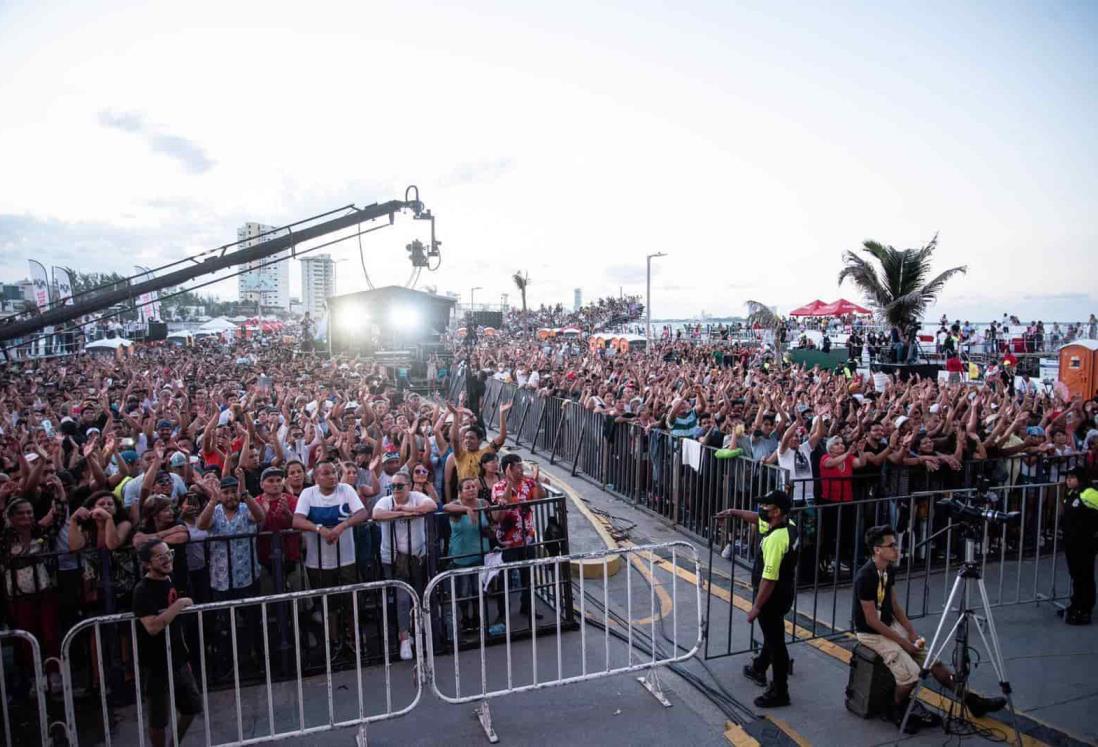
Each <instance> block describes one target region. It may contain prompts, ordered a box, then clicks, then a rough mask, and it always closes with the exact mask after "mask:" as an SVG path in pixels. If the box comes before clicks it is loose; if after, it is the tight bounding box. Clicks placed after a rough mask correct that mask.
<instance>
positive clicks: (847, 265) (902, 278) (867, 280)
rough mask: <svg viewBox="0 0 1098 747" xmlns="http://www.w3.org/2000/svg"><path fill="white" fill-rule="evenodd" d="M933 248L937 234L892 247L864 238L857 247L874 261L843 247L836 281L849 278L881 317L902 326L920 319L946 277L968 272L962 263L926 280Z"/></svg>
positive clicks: (840, 281)
mask: <svg viewBox="0 0 1098 747" xmlns="http://www.w3.org/2000/svg"><path fill="white" fill-rule="evenodd" d="M937 248H938V234H934V238H932V239H931V240H930V242H929V243H928V244H927V245H926V246H924V247H922V248H921V249H894V248H892V247H891V246H887V245H885V244H879V243H878V242H876V241H865V242H863V243H862V246H861V251H862V252H864V253H865V254H868V255H869V256H870V257H871V258H872V259H875V260H877V262H876V264H874V263H873V262H872V261H871V260H870V259H866V258H864V257H861V256H859V255H857V254H855V253H854V252H852V251H847V252H846V253H844V254H843V269H842V271H841V272H839V285H842V283H843V281H844V280H846V279H847V278H849V279H850V280H851V281H852V282H853V283H854V285H856V286H857V287H858V289H859V290H861V292H862V294H863V295H864V296H865V298H866V300H867V301H868V302H869V306H870V307H871V308H872V309H873V310H874V311H875V312H876V313H877V316H878V317H879V318H880V319H881V320H882V321H885V322H888V323H889V324H893V325H895V326H897V327H900V328H901V329H905V328H907V327H908V326H910V325H912V324H917V323H918V322H919V321H920V320H921V319H922V317H923V314H924V313H926V307H927V306H928V305H930V303H931V302H933V301H934V299H935V298H937V296H938V294H939V293H940V292H941V290H942V287H943V286H945V284H946V281H947V280H949V279H950V278H951V277H953V276H954V275H956V274H957V273H959V272H968V268H967V267H965V266H961V267H951V268H950V269H948V270H946V271H945V272H942V273H940V274H939V275H937V276H936V277H934V278H933V279H932V280H929V281H928V280H927V277H928V276H929V275H930V257H931V255H932V254H934V250H935V249H937Z"/></svg>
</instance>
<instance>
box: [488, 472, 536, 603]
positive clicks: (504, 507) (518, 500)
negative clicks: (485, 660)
mask: <svg viewBox="0 0 1098 747" xmlns="http://www.w3.org/2000/svg"><path fill="white" fill-rule="evenodd" d="M500 471H501V473H502V475H503V479H502V480H500V481H499V482H497V483H496V484H495V485H494V486H492V504H493V506H495V508H493V510H492V521H493V522H495V525H496V540H497V541H498V542H499V545H500V548H501V549H502V550H503V562H505V563H511V562H514V561H518V560H526V559H528V558H533V557H535V553H534V551H533V550H534V548H533V547H532V545H534V544H535V543H536V542H537V532H536V530H535V527H534V512H533V511H532V510H531V509H530V507H529V506H523V505H522V504H523V503H527V502H529V501H536V500H539V499H541V498H543V497H544V491H543V490H542V488H541V482H540V480H539V471H538V469H537V468H536V467H535V468H534V476H533V478H530V477H526V475H525V473H524V471H523V467H522V457H520V456H519V455H518V454H507V455H505V456H504V457H503V459H501V460H500ZM519 578H520V582H519V585H518V587H517V588H516V587H515V586H513V585H512V586H510V587H509V590H510V591H512V592H513V591H518V592H519V613H520V614H522V615H523V616H524V617H527V618H529V617H530V612H531V607H530V569H529V568H522V569H520V570H519ZM501 583H502V582H501ZM496 610H497V613H498V614H497V622H502V621H503V617H504V598H503V596H502V595H500V597H499V599H498V601H497V602H496ZM534 614H535V617H538V618H540V617H541V614H540V613H537V612H535V613H534Z"/></svg>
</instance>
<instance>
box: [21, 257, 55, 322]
mask: <svg viewBox="0 0 1098 747" xmlns="http://www.w3.org/2000/svg"><path fill="white" fill-rule="evenodd" d="M27 262H28V263H29V264H30V280H31V283H32V284H33V285H34V303H35V305H36V306H37V307H38V310H39V311H45V310H46V307H48V306H49V305H50V279H49V276H48V275H46V268H45V266H44V265H43V264H42V263H41V262H35V261H34V260H33V259H29V260H27Z"/></svg>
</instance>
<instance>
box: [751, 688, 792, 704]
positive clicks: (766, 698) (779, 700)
mask: <svg viewBox="0 0 1098 747" xmlns="http://www.w3.org/2000/svg"><path fill="white" fill-rule="evenodd" d="M755 705H756V706H758V707H759V708H780V707H781V706H787V705H789V691H788V690H786V691H784V692H779V691H777V690H775V689H774V688H773V687H771V688H770V689H769V690H767V691H766V692H764V693H763V694H762V695H760V696H759V697H757V698H755Z"/></svg>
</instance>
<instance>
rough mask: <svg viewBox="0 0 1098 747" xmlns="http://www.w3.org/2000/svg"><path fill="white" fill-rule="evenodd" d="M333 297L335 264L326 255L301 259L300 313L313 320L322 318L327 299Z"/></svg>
mask: <svg viewBox="0 0 1098 747" xmlns="http://www.w3.org/2000/svg"><path fill="white" fill-rule="evenodd" d="M334 295H335V262H333V261H332V258H331V256H329V255H327V254H315V255H313V254H311V255H309V256H307V257H302V258H301V304H302V307H303V308H302V311H307V312H309V316H310V317H312V318H313V319H319V318H321V317H322V316H324V310H325V308H326V306H327V303H328V297H329V296H334Z"/></svg>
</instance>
